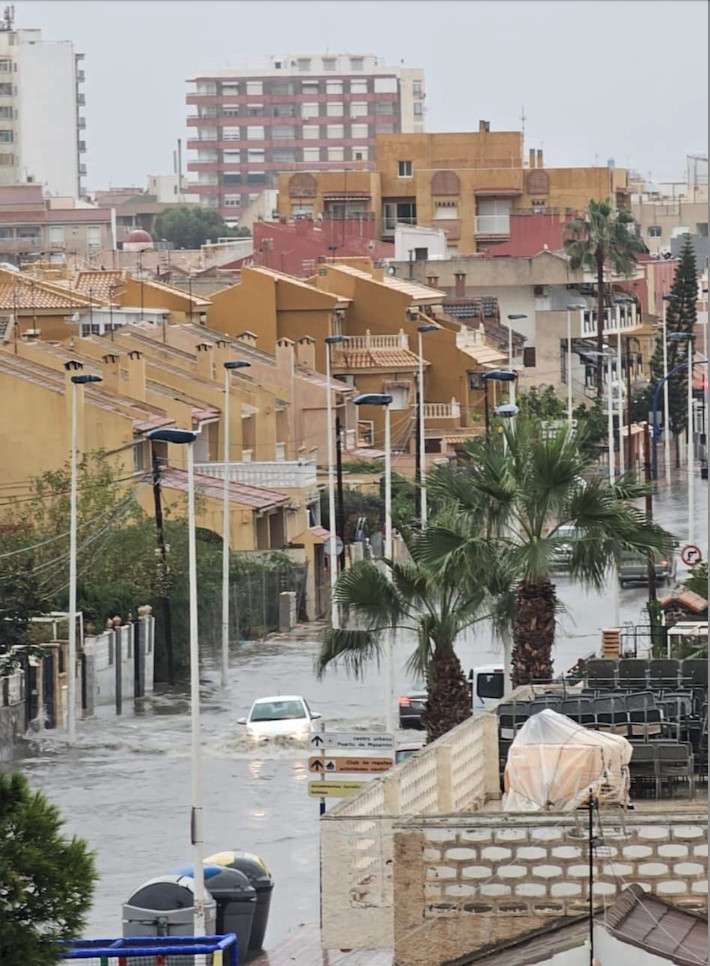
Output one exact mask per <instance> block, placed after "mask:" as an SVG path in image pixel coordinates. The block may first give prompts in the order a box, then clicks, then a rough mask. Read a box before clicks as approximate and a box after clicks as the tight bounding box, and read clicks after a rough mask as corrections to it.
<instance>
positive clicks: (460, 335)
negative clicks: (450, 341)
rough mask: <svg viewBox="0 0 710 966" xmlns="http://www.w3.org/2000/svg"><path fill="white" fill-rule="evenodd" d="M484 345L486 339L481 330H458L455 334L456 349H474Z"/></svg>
mask: <svg viewBox="0 0 710 966" xmlns="http://www.w3.org/2000/svg"><path fill="white" fill-rule="evenodd" d="M485 345H486V337H485V333H484V332H482V331H481V329H460V330H459V331H458V332H457V333H456V348H457V349H475V348H477V347H479V346H485Z"/></svg>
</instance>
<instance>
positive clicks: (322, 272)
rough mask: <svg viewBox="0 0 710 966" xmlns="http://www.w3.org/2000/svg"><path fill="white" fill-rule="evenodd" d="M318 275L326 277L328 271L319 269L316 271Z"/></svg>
mask: <svg viewBox="0 0 710 966" xmlns="http://www.w3.org/2000/svg"><path fill="white" fill-rule="evenodd" d="M318 274H319V275H327V274H328V269H327V268H319V269H318Z"/></svg>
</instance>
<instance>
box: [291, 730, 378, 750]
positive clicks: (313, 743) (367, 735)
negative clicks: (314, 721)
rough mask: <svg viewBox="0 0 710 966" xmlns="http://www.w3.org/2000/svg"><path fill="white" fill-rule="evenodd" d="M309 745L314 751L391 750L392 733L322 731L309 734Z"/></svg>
mask: <svg viewBox="0 0 710 966" xmlns="http://www.w3.org/2000/svg"><path fill="white" fill-rule="evenodd" d="M309 747H310V748H311V749H314V750H316V751H322V750H323V749H325V748H342V749H343V750H344V751H392V749H393V748H394V735H390V734H384V733H380V732H372V731H370V732H368V731H322V732H318V733H317V734H314V735H311V737H310V740H309Z"/></svg>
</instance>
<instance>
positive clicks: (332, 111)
mask: <svg viewBox="0 0 710 966" xmlns="http://www.w3.org/2000/svg"><path fill="white" fill-rule="evenodd" d="M325 113H326V114H327V115H328V117H342V116H343V114H344V113H345V111H344V110H343V103H342V101H328V103H327V104H326V105H325Z"/></svg>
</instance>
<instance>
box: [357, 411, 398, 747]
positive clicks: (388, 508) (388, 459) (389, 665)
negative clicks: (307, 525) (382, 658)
mask: <svg viewBox="0 0 710 966" xmlns="http://www.w3.org/2000/svg"><path fill="white" fill-rule="evenodd" d="M391 402H392V396H390V395H387V394H386V393H376V392H371V393H365V395H362V396H356V397H355V399H353V403H354V404H355V405H356V406H383V407H384V410H385V560H390V561H391V560H392V451H391V438H390V436H391V434H390V404H391ZM386 671H387V682H386V690H387V703H386V706H385V730H386V731H387V732H390V733H391V732H392V731H394V632H393V631H391V632H390V639H389V641H388V643H387V662H386Z"/></svg>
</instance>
